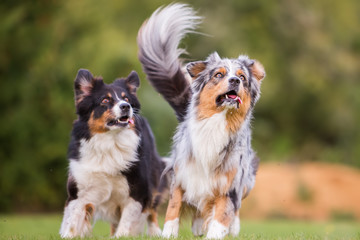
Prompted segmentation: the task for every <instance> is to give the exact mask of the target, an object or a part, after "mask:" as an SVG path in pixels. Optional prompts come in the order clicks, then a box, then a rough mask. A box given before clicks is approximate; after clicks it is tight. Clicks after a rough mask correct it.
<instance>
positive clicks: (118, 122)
mask: <svg viewBox="0 0 360 240" xmlns="http://www.w3.org/2000/svg"><path fill="white" fill-rule="evenodd" d="M128 124H134V119H132V118H130V117H129V116H128V115H124V116H121V117H119V118H117V119H114V120H111V121H109V122H108V123H107V125H108V126H110V127H112V126H116V127H125V126H127V125H128Z"/></svg>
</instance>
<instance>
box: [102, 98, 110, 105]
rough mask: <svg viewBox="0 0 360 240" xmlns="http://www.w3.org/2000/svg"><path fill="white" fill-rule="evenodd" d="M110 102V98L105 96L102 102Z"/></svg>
mask: <svg viewBox="0 0 360 240" xmlns="http://www.w3.org/2000/svg"><path fill="white" fill-rule="evenodd" d="M109 102H110V100H109V99H108V98H104V99H103V100H102V101H101V103H102V104H108V103H109Z"/></svg>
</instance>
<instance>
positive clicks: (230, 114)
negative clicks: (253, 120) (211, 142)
mask: <svg viewBox="0 0 360 240" xmlns="http://www.w3.org/2000/svg"><path fill="white" fill-rule="evenodd" d="M238 95H239V96H240V98H241V101H242V103H241V104H239V108H233V109H229V110H228V111H227V113H226V121H227V125H226V129H227V130H228V131H230V132H231V133H236V132H237V131H239V129H240V127H241V124H242V123H243V122H244V120H245V117H246V114H247V112H248V111H249V109H250V105H251V97H250V93H248V92H247V91H245V89H244V88H243V87H242V88H241V90H240V93H238Z"/></svg>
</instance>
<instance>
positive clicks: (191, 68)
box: [186, 61, 207, 79]
mask: <svg viewBox="0 0 360 240" xmlns="http://www.w3.org/2000/svg"><path fill="white" fill-rule="evenodd" d="M206 65H207V62H205V61H196V62H190V63H188V64H187V65H186V70H187V71H188V73H189V74H190V77H191V78H192V79H196V78H197V77H198V76H199V74H200V73H201V72H202V71H204V70H205V68H206Z"/></svg>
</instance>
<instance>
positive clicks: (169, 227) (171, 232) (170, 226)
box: [162, 218, 179, 238]
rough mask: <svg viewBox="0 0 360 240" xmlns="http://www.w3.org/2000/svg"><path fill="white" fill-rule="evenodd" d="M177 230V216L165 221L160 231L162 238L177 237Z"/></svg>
mask: <svg viewBox="0 0 360 240" xmlns="http://www.w3.org/2000/svg"><path fill="white" fill-rule="evenodd" d="M178 232H179V218H175V219H174V220H171V221H167V222H165V224H164V229H163V232H162V237H164V238H170V237H177V236H178Z"/></svg>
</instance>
